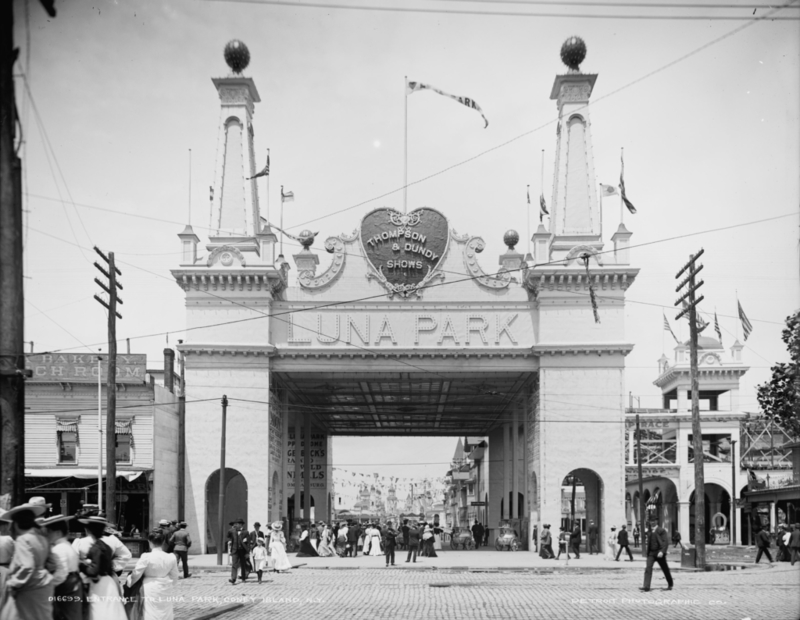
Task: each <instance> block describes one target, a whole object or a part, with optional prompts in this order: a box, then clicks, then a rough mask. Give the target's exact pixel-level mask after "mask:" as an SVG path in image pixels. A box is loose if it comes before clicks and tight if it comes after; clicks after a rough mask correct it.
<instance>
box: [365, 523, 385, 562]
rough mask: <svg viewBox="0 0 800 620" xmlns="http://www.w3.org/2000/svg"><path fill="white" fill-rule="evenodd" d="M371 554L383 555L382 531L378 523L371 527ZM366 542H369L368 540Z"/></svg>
mask: <svg viewBox="0 0 800 620" xmlns="http://www.w3.org/2000/svg"><path fill="white" fill-rule="evenodd" d="M367 531H368V532H369V555H372V556H375V555H379V556H381V557H383V551H382V550H381V531H380V529H378V526H377V525H373V526H371V527H370V529H369V530H367ZM364 544H367V543H366V542H365V543H364Z"/></svg>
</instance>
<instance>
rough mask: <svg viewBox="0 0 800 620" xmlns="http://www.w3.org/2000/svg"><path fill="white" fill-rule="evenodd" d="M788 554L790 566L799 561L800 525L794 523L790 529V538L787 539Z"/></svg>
mask: <svg viewBox="0 0 800 620" xmlns="http://www.w3.org/2000/svg"><path fill="white" fill-rule="evenodd" d="M789 553H791V557H792V566H794V563H795V562H797V561H798V560H800V523H795V524H794V526H793V527H792V536H791V538H789Z"/></svg>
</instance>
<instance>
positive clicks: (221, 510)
mask: <svg viewBox="0 0 800 620" xmlns="http://www.w3.org/2000/svg"><path fill="white" fill-rule="evenodd" d="M227 422H228V397H227V396H225V395H223V396H222V437H221V441H222V445H221V447H220V449H219V506H218V507H217V521H218V527H217V535H218V538H217V566H222V545H223V544H225V541H224V538H225V523H224V520H225V431H226V426H227ZM295 458H296V457H295ZM295 488H296V485H295ZM234 551H235V549H234Z"/></svg>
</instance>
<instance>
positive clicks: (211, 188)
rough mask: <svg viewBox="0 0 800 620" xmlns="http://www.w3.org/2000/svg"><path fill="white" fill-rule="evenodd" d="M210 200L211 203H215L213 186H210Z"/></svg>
mask: <svg viewBox="0 0 800 620" xmlns="http://www.w3.org/2000/svg"><path fill="white" fill-rule="evenodd" d="M208 200H209V202H214V186H213V185H209V186H208Z"/></svg>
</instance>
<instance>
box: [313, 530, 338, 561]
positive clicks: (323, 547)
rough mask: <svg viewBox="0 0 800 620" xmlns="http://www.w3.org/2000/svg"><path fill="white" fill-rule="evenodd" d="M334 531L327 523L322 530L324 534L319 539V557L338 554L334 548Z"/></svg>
mask: <svg viewBox="0 0 800 620" xmlns="http://www.w3.org/2000/svg"><path fill="white" fill-rule="evenodd" d="M332 547H333V532H331V528H329V527H328V526H327V525H325V527H324V529H323V530H322V534H321V536H320V539H319V549H318V550H317V551H318V552H319V557H321V558H330V557H334V556H336V552H335V551H334V550H333V548H332Z"/></svg>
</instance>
